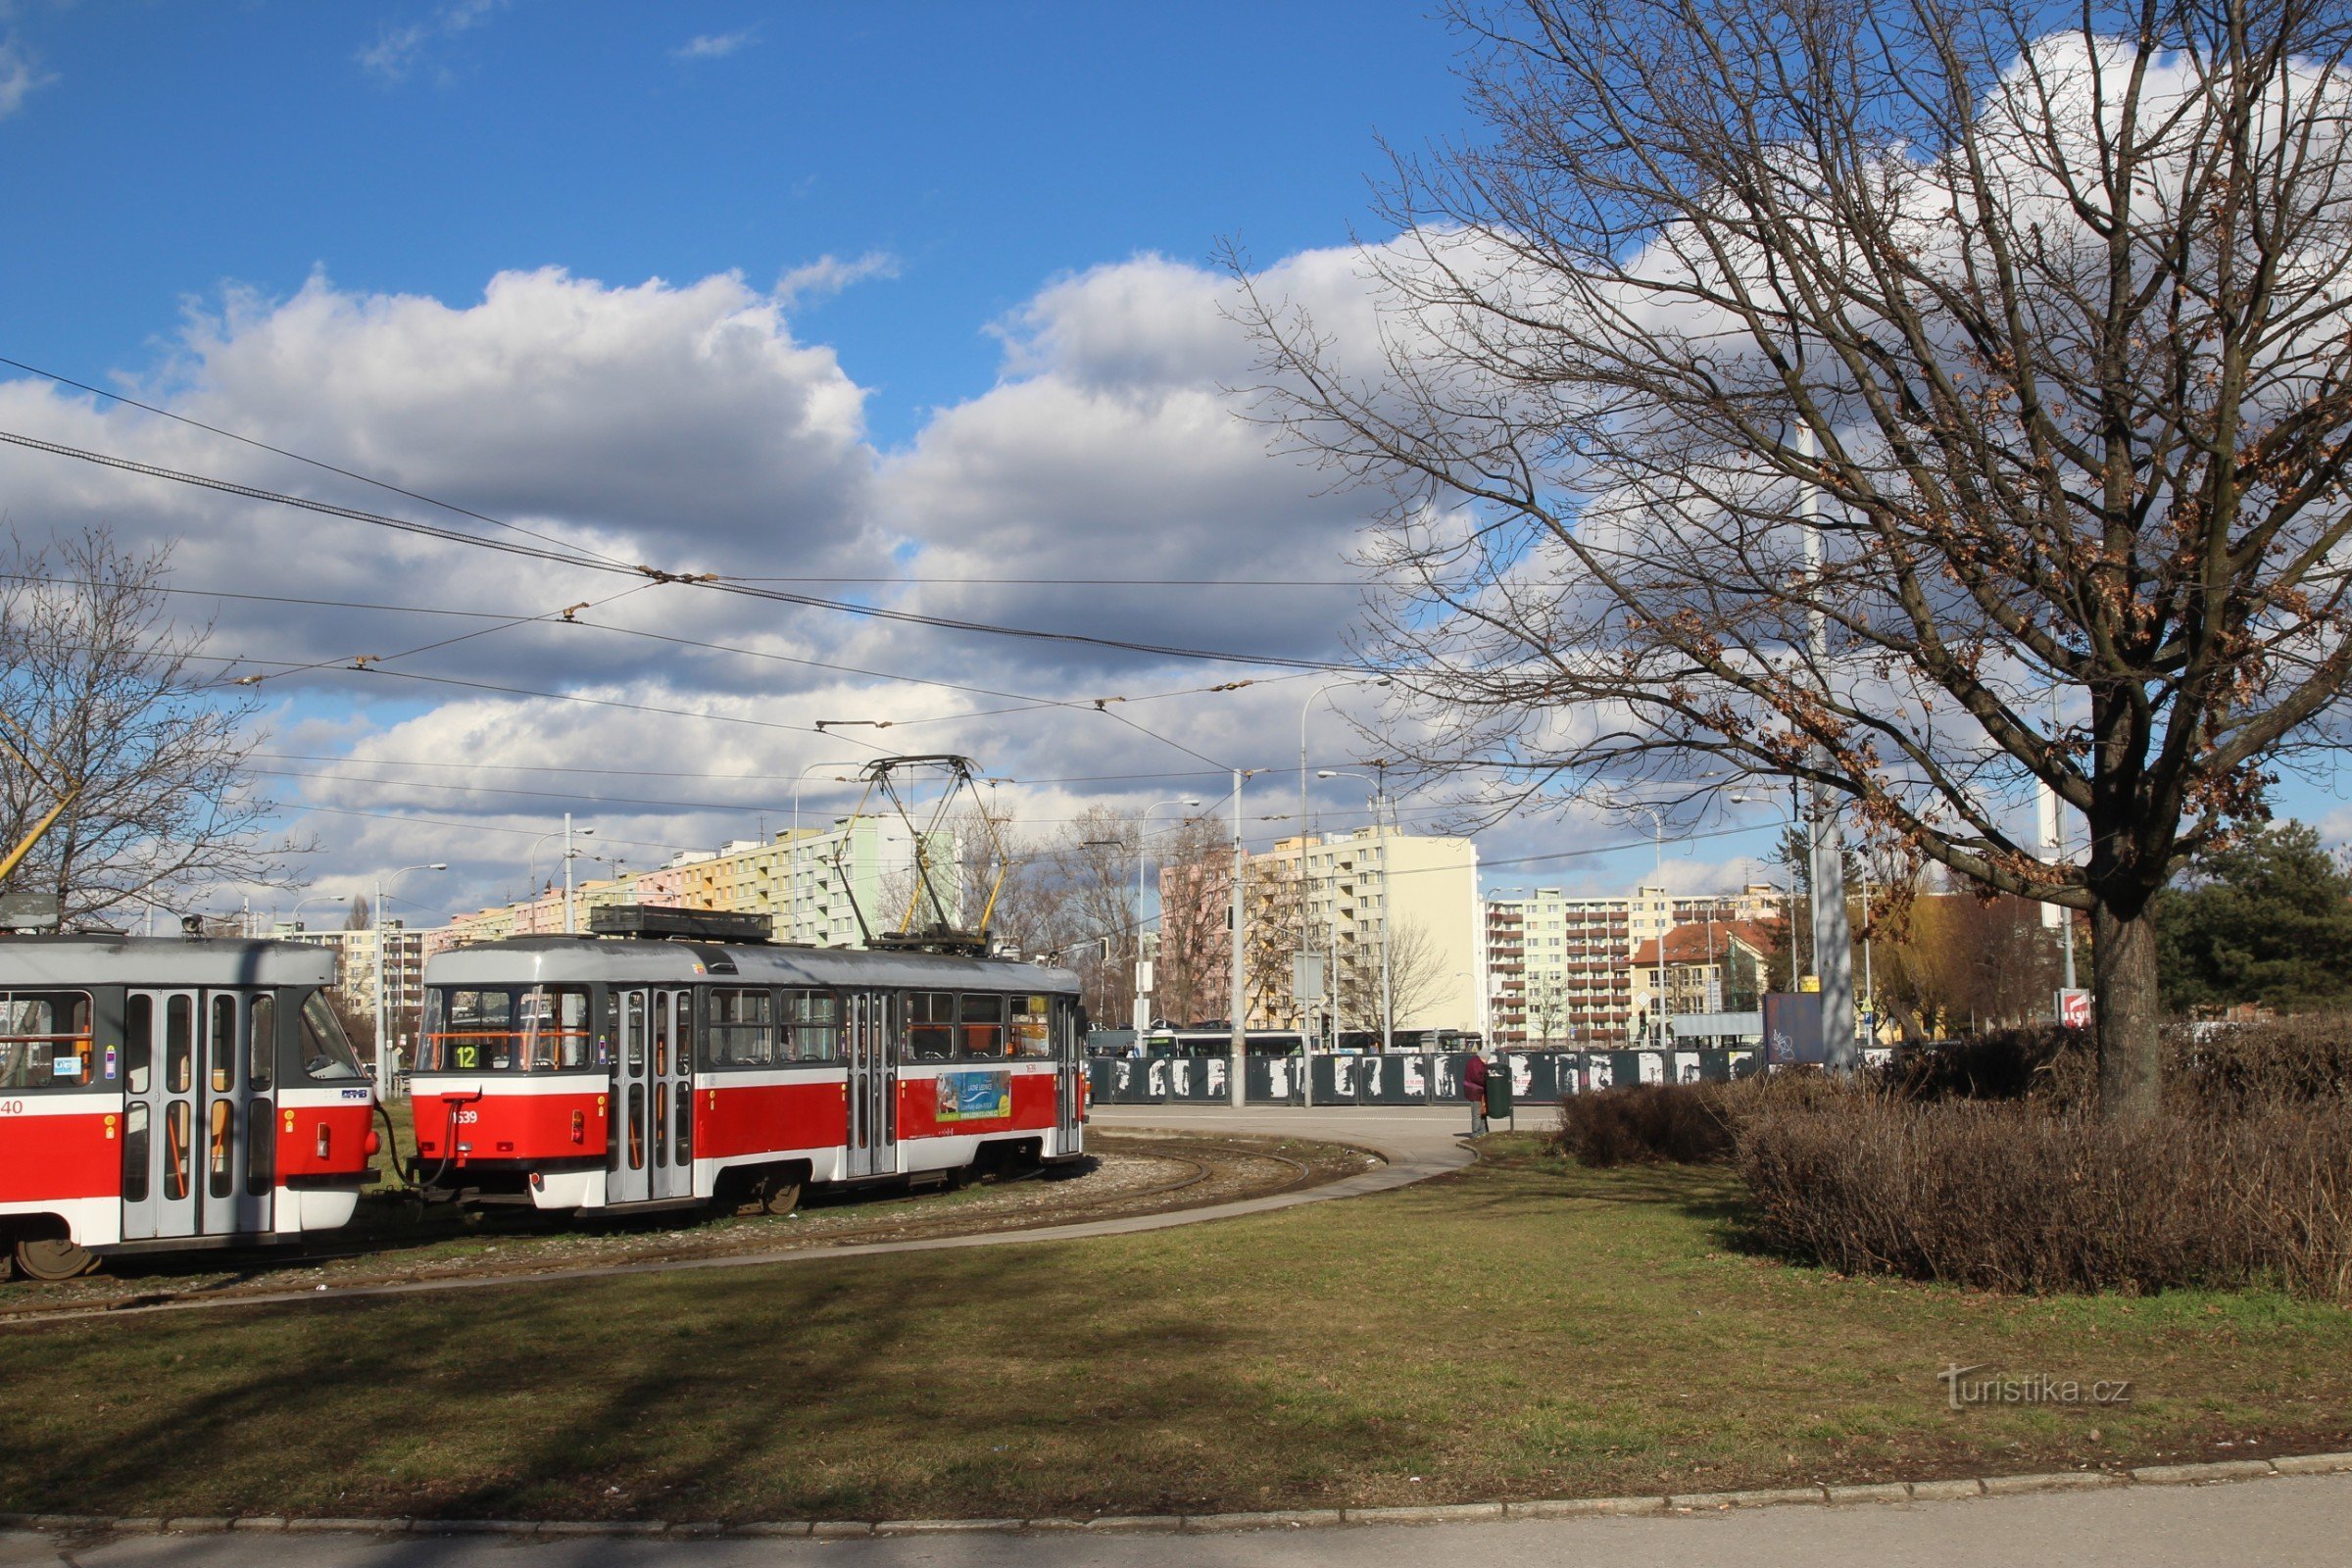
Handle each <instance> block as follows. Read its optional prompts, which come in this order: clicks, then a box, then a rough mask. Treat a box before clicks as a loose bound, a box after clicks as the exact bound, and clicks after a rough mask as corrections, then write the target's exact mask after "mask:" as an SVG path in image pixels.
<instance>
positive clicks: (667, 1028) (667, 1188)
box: [648, 991, 694, 1198]
mask: <svg viewBox="0 0 2352 1568" xmlns="http://www.w3.org/2000/svg"><path fill="white" fill-rule="evenodd" d="M653 1004H654V1027H653V1034H654V1060H653V1072H652V1082H653V1088H654V1100H653V1107H652V1110H651V1111H650V1113H649V1117H648V1120H649V1122H650V1124H651V1126H652V1128H653V1134H654V1150H653V1158H652V1159H651V1160H650V1161H649V1162H648V1168H649V1172H650V1175H651V1186H652V1188H653V1196H654V1197H656V1198H692V1197H693V1196H694V993H693V992H691V991H657V992H655V993H654V994H653Z"/></svg>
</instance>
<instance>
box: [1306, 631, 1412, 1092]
mask: <svg viewBox="0 0 2352 1568" xmlns="http://www.w3.org/2000/svg"><path fill="white" fill-rule="evenodd" d="M1391 684H1393V683H1392V682H1391V681H1390V679H1389V677H1388V676H1386V675H1342V676H1341V677H1340V678H1339V679H1337V680H1327V681H1325V682H1324V683H1323V684H1322V685H1320V686H1318V687H1316V688H1315V689H1314V690H1313V691H1311V692H1308V693H1307V694H1306V701H1305V702H1303V703H1300V704H1299V952H1300V953H1301V954H1303V953H1305V952H1306V951H1307V925H1308V921H1307V917H1306V827H1307V818H1306V715H1307V714H1308V713H1309V712H1310V711H1313V709H1314V706H1315V699H1316V698H1318V697H1321V696H1322V695H1323V694H1324V693H1325V692H1328V691H1333V690H1335V689H1337V688H1339V687H1342V686H1387V685H1391ZM1384 874H1385V867H1384ZM1383 929H1384V930H1385V929H1386V928H1385V927H1384V928H1383ZM1331 961H1332V962H1333V963H1335V964H1336V963H1338V962H1339V955H1338V954H1337V953H1334V954H1333V955H1332V956H1331ZM1335 994H1336V993H1335ZM1304 1023H1305V1020H1304V1019H1301V1020H1300V1028H1299V1066H1300V1069H1301V1070H1302V1071H1304V1072H1305V1074H1306V1095H1305V1098H1304V1100H1303V1101H1302V1103H1303V1104H1304V1105H1305V1106H1306V1108H1307V1109H1310V1110H1311V1109H1313V1108H1314V1103H1315V1074H1314V1062H1313V1060H1312V1055H1313V1050H1314V1048H1313V1046H1312V1045H1311V1044H1310V1043H1309V1042H1308V1040H1307V1037H1306V1029H1305V1027H1304ZM1332 1046H1333V1048H1334V1049H1335V1050H1336V1049H1337V1048H1338V1046H1339V1031H1338V1030H1337V1029H1336V1028H1335V1029H1334V1030H1333V1031H1332Z"/></svg>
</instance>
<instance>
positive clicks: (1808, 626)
mask: <svg viewBox="0 0 2352 1568" xmlns="http://www.w3.org/2000/svg"><path fill="white" fill-rule="evenodd" d="M1797 451H1798V453H1799V454H1800V455H1801V456H1802V457H1803V458H1804V459H1805V461H1806V462H1807V463H1808V464H1810V463H1811V462H1812V461H1813V459H1814V458H1815V457H1817V456H1818V455H1819V448H1818V446H1817V445H1816V444H1815V438H1814V434H1813V426H1812V424H1811V423H1810V422H1801V423H1799V424H1798V426H1797ZM1803 505H1804V544H1805V573H1806V576H1807V577H1808V578H1809V579H1811V580H1812V590H1811V591H1812V592H1813V593H1815V594H1818V593H1819V592H1820V580H1819V579H1820V571H1821V529H1820V527H1819V526H1818V522H1819V519H1820V516H1821V489H1820V487H1819V486H1818V485H1816V484H1814V483H1813V482H1812V480H1811V478H1810V477H1808V478H1807V479H1806V480H1805V481H1804V503H1803ZM1805 641H1806V644H1807V647H1808V650H1809V652H1810V653H1811V656H1812V660H1813V668H1814V671H1815V672H1816V674H1818V675H1819V676H1820V678H1821V679H1822V681H1823V682H1824V683H1825V684H1826V682H1827V681H1828V679H1829V674H1828V669H1829V659H1830V635H1829V621H1828V618H1827V617H1826V616H1824V615H1823V614H1822V613H1821V611H1820V610H1818V609H1807V611H1806V612H1805ZM1820 752H1821V749H1820V748H1819V747H1818V746H1816V747H1814V748H1812V749H1811V750H1810V752H1809V753H1808V755H1809V756H1810V757H1812V758H1814V759H1818V758H1819V757H1820ZM1808 821H1809V823H1810V827H1811V842H1812V849H1813V855H1812V861H1813V968H1814V972H1815V973H1816V974H1818V975H1820V976H1821V1034H1822V1045H1823V1047H1824V1048H1825V1049H1824V1054H1825V1055H1826V1057H1827V1058H1828V1060H1827V1063H1826V1064H1827V1066H1828V1067H1829V1069H1830V1070H1831V1071H1832V1072H1851V1071H1852V1070H1853V1069H1854V1066H1855V1064H1856V1059H1857V1051H1856V1046H1855V1021H1854V944H1853V937H1852V933H1851V931H1850V930H1849V928H1848V927H1847V924H1846V919H1845V836H1844V834H1843V833H1842V832H1840V831H1839V829H1838V816H1837V813H1836V811H1835V809H1833V808H1832V806H1831V804H1830V796H1829V792H1828V791H1827V790H1825V789H1823V788H1822V787H1821V785H1820V784H1819V783H1818V782H1817V783H1815V784H1814V786H1813V799H1812V809H1811V811H1810V813H1809V816H1808Z"/></svg>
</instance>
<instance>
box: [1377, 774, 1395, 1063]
mask: <svg viewBox="0 0 2352 1568" xmlns="http://www.w3.org/2000/svg"><path fill="white" fill-rule="evenodd" d="M1372 771H1373V772H1375V773H1377V774H1379V775H1380V778H1379V781H1378V783H1376V784H1375V785H1374V789H1375V790H1376V791H1377V792H1378V793H1376V794H1375V795H1374V796H1373V797H1372V842H1373V843H1374V844H1376V845H1378V846H1379V853H1380V1049H1381V1050H1382V1051H1384V1052H1389V1051H1394V1050H1396V1049H1397V999H1396V997H1395V995H1394V994H1393V993H1392V992H1391V991H1390V989H1389V938H1390V937H1392V936H1394V935H1395V934H1396V926H1395V924H1394V916H1395V915H1396V912H1397V910H1396V907H1395V905H1396V902H1397V901H1396V900H1394V899H1392V898H1390V897H1389V895H1390V893H1391V892H1392V891H1394V880H1395V879H1394V878H1392V877H1391V876H1390V874H1389V818H1388V809H1389V762H1388V759H1387V758H1385V757H1384V758H1382V759H1381V760H1379V761H1376V762H1374V763H1373V764H1372Z"/></svg>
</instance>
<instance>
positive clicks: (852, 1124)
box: [842, 991, 899, 1176]
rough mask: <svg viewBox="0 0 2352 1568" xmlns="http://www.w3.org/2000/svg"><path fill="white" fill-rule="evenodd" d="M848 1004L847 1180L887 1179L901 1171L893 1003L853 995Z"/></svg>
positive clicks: (884, 996) (869, 994)
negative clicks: (848, 1178)
mask: <svg viewBox="0 0 2352 1568" xmlns="http://www.w3.org/2000/svg"><path fill="white" fill-rule="evenodd" d="M844 1001H845V1003H846V1005H847V1006H848V1008H849V1017H848V1019H847V1020H846V1022H847V1027H846V1028H845V1029H844V1030H843V1031H842V1039H843V1056H844V1060H845V1061H846V1063H847V1064H848V1067H849V1112H850V1114H849V1134H848V1141H849V1165H848V1170H847V1174H849V1175H851V1176H888V1175H891V1174H893V1173H894V1172H896V1171H897V1170H898V1168H899V1152H898V1118H897V1108H898V1099H899V1096H898V1078H899V1068H898V1060H899V1053H898V1030H897V1029H896V1028H895V1027H893V1025H894V1023H895V1021H896V1020H894V1019H893V1018H892V1016H891V1002H892V999H891V997H890V995H889V993H887V992H881V991H853V992H851V993H850V994H849V996H848V997H847V998H845V999H844Z"/></svg>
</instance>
